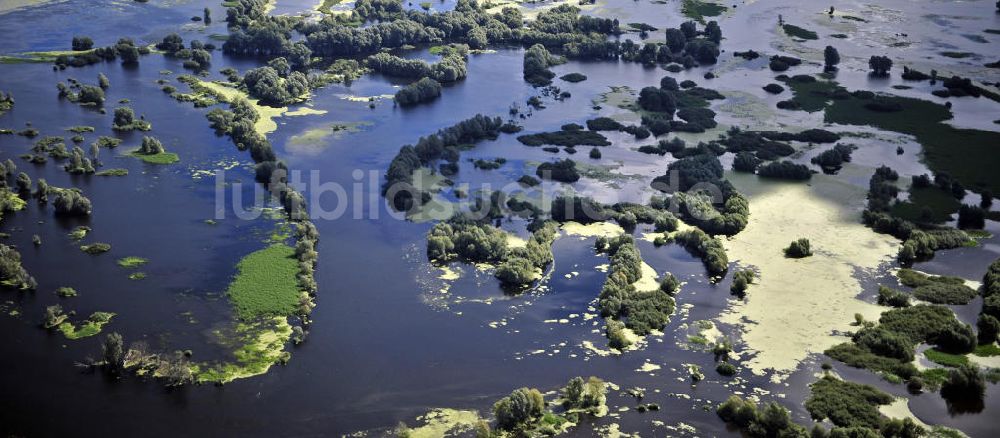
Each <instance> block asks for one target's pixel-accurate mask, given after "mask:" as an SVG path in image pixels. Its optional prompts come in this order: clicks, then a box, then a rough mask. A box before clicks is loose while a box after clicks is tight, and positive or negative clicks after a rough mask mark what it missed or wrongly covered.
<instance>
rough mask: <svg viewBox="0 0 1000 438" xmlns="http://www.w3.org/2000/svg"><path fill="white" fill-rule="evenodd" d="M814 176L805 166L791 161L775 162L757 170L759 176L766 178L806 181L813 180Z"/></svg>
mask: <svg viewBox="0 0 1000 438" xmlns="http://www.w3.org/2000/svg"><path fill="white" fill-rule="evenodd" d="M812 174H813V172H812V171H811V170H809V168H808V167H806V166H805V165H803V164H798V163H793V162H791V161H775V162H771V163H767V164H765V165H763V166H760V167H759V168H757V175H760V176H762V177H765V178H775V179H787V180H793V181H805V180H808V179H810V178H812Z"/></svg>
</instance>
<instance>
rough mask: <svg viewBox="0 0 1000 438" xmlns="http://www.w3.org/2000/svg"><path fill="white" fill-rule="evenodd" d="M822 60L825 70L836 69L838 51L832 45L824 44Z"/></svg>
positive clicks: (838, 60)
mask: <svg viewBox="0 0 1000 438" xmlns="http://www.w3.org/2000/svg"><path fill="white" fill-rule="evenodd" d="M823 60H824V63H825V69H826V71H833V70H836V69H837V64H840V53H839V52H837V49H836V48H834V47H833V46H826V49H824V50H823Z"/></svg>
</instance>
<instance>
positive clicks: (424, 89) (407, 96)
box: [394, 78, 441, 106]
mask: <svg viewBox="0 0 1000 438" xmlns="http://www.w3.org/2000/svg"><path fill="white" fill-rule="evenodd" d="M438 97H441V84H440V83H439V82H438V81H435V80H434V79H431V78H421V79H420V80H418V81H416V82H413V83H412V84H409V85H407V86H405V87H403V88H401V89H400V90H399V91H397V92H396V96H395V97H394V99H395V100H396V103H398V104H399V105H401V106H412V105H416V104H419V103H426V102H430V101H432V100H434V99H437V98H438Z"/></svg>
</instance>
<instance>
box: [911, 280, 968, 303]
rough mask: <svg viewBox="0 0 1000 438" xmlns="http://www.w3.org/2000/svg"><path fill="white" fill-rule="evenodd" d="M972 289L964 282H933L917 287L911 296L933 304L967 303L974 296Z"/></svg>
mask: <svg viewBox="0 0 1000 438" xmlns="http://www.w3.org/2000/svg"><path fill="white" fill-rule="evenodd" d="M976 295H977V293H976V291H975V290H974V289H972V288H970V287H968V286H966V285H965V284H954V283H941V282H933V283H930V284H925V285H922V286H920V287H918V288H917V289H916V290H914V291H913V296H914V297H916V298H917V299H920V300H924V301H927V302H930V303H934V304H969V302H970V301H972V300H973V299H974V298H975V297H976Z"/></svg>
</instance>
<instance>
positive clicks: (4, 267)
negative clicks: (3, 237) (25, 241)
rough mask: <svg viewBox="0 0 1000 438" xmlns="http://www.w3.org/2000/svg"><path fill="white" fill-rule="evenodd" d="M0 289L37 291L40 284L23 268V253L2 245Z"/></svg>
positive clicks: (0, 253) (0, 245)
mask: <svg viewBox="0 0 1000 438" xmlns="http://www.w3.org/2000/svg"><path fill="white" fill-rule="evenodd" d="M0 287H5V288H16V289H21V290H35V289H36V288H37V287H38V282H36V281H35V278H34V277H32V276H31V275H29V274H28V271H26V270H25V269H24V266H21V253H19V252H17V250H16V249H14V248H13V247H10V246H7V245H4V244H0Z"/></svg>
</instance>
